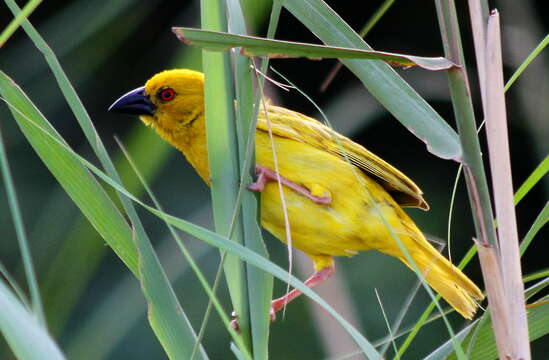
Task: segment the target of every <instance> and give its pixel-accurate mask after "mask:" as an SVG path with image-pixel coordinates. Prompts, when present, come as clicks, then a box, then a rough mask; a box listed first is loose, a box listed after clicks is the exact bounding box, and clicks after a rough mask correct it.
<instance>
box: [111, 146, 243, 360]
mask: <svg viewBox="0 0 549 360" xmlns="http://www.w3.org/2000/svg"><path fill="white" fill-rule="evenodd" d="M117 142H118V145H119V146H120V148H121V149H122V151H123V153H124V155H125V156H126V158H127V159H128V162H129V163H130V165H131V167H132V169H133V170H134V172H135V174H136V175H137V177H138V178H139V181H140V182H141V183H142V185H143V187H144V188H145V190H146V191H147V194H148V195H149V197H150V198H151V200H152V201H153V203H154V206H155V208H156V209H157V210H158V211H159V212H161V213H163V212H164V210H163V209H162V207H161V206H160V203H159V201H158V199H157V198H156V196H155V195H154V193H153V192H152V190H151V188H150V187H149V186H148V185H147V182H146V181H145V178H144V177H143V175H142V174H141V172H140V171H139V169H138V168H137V166H136V165H135V163H134V161H133V160H132V158H131V156H130V155H129V153H128V151H127V150H126V149H125V147H124V146H123V145H122V143H121V142H120V141H119V140H118V139H117ZM166 225H167V227H168V230H169V231H170V234H171V236H172V237H173V239H174V240H175V242H176V243H177V245H178V246H179V249H180V251H181V253H182V254H183V256H184V257H185V259H186V260H187V262H188V263H189V266H190V267H191V269H192V270H193V271H194V273H195V275H196V277H197V278H198V280H199V281H200V284H201V285H202V287H203V288H204V291H205V292H206V293H207V294H208V297H209V298H210V300H211V301H212V303H213V306H214V307H215V309H216V311H217V313H218V314H219V317H220V318H221V319H222V321H223V323H224V324H225V327H226V328H227V330H228V332H229V334H230V335H231V337H232V339H233V341H234V342H235V343H236V344H238V345H239V347H240V348H241V349H242V351H243V354H244V356H245V357H246V358H247V359H250V360H251V359H252V356H251V353H250V352H249V351H248V349H247V348H246V346H245V345H244V343H243V341H242V340H243V339H242V337H241V336H240V335H238V334H237V333H236V330H235V329H233V328H232V326H231V322H230V319H229V317H228V316H227V314H226V312H225V310H224V309H223V307H222V306H221V303H220V301H219V299H218V298H217V296H216V295H215V294H214V292H213V291H212V288H211V287H210V285H209V284H208V281H207V280H206V277H205V276H204V274H203V273H202V271H201V270H200V268H199V267H198V265H197V264H196V261H195V260H194V259H193V257H192V256H191V253H190V252H189V250H188V249H187V247H186V246H185V244H184V243H183V240H182V239H181V237H180V236H179V235H178V234H177V233H176V231H175V230H174V228H173V227H172V226H171V225H170V224H168V223H167V222H166ZM197 349H200V347H199V345H198V341H197V343H196V345H195V346H194V347H193V352H192V353H191V357H190V359H191V360H192V359H194V358H195V356H196V355H197Z"/></svg>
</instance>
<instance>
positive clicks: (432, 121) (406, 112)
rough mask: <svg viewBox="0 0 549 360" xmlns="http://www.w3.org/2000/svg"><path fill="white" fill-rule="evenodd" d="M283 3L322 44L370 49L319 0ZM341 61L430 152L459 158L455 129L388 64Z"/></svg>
mask: <svg viewBox="0 0 549 360" xmlns="http://www.w3.org/2000/svg"><path fill="white" fill-rule="evenodd" d="M283 5H284V7H285V8H286V9H287V10H288V11H290V12H291V13H292V14H293V15H294V16H295V17H296V18H298V19H299V21H301V22H302V23H303V25H305V26H306V27H307V28H308V29H309V30H310V31H312V32H313V33H314V34H315V35H316V36H317V37H318V38H320V40H322V42H324V43H325V44H326V45H331V46H342V47H350V48H356V49H364V50H371V48H370V47H369V46H368V45H367V44H366V43H365V42H364V40H363V39H361V38H360V36H358V35H357V34H356V33H355V32H354V31H353V29H351V27H350V26H349V25H348V24H346V23H345V22H344V21H343V19H341V17H339V15H337V14H336V13H335V12H334V11H333V10H332V9H331V8H330V7H329V6H328V5H326V3H324V2H323V1H321V0H301V1H284V4H283ZM341 62H343V63H344V64H345V65H346V66H347V67H348V68H349V70H351V71H352V72H353V73H354V74H355V75H356V76H357V77H358V78H359V79H360V80H361V81H362V83H363V84H364V86H365V87H366V88H367V89H368V91H369V92H370V93H371V94H372V95H373V96H374V97H375V98H376V99H377V100H378V101H379V102H380V103H381V104H382V105H383V106H384V107H385V108H386V109H387V110H388V111H389V112H391V114H393V116H394V117H395V118H397V120H398V121H400V122H401V123H402V125H404V126H405V127H406V128H407V129H408V130H410V131H411V132H412V133H413V134H414V135H415V136H417V137H418V138H419V139H420V140H422V141H423V142H425V143H426V145H427V149H428V150H429V151H430V152H431V153H433V154H434V155H436V156H439V157H441V158H443V159H454V160H461V154H462V150H461V145H460V143H459V140H458V136H457V134H456V132H455V131H454V130H453V129H452V128H451V127H450V126H449V125H448V124H447V123H446V121H445V120H444V119H442V118H441V117H440V115H438V114H437V113H436V112H435V111H434V110H433V108H432V107H431V106H430V105H429V104H428V103H427V102H426V101H425V100H424V99H423V98H422V97H421V96H419V95H418V94H417V93H416V92H415V91H414V90H413V89H412V88H411V87H410V86H409V85H408V84H407V83H406V82H405V81H404V80H403V79H402V77H400V76H399V75H398V74H397V73H396V72H395V71H394V70H393V69H392V68H391V67H390V66H389V65H387V64H385V63H383V62H379V61H363V60H358V59H342V60H341Z"/></svg>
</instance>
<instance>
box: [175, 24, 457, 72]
mask: <svg viewBox="0 0 549 360" xmlns="http://www.w3.org/2000/svg"><path fill="white" fill-rule="evenodd" d="M172 31H173V32H174V33H175V34H176V35H177V37H178V39H179V40H181V41H182V42H184V43H186V44H188V45H194V46H199V47H202V48H204V49H207V50H211V51H226V50H229V49H232V48H235V47H240V48H241V50H240V52H241V54H242V55H246V56H267V57H269V58H296V57H306V58H309V59H313V60H314V59H323V58H340V59H366V60H383V61H386V62H388V63H389V64H390V65H393V66H403V67H410V66H419V67H420V68H423V69H425V70H432V71H438V70H448V69H450V68H452V67H455V66H456V65H455V64H454V63H452V62H451V61H449V60H447V59H445V58H443V57H423V56H412V55H404V54H395V53H388V52H383V51H373V50H363V49H353V48H344V47H335V46H325V45H317V44H306V43H301V42H293V41H282V40H272V39H265V38H260V37H256V36H246V35H235V34H229V33H225V32H219V31H209V30H200V29H193V28H185V27H174V28H172Z"/></svg>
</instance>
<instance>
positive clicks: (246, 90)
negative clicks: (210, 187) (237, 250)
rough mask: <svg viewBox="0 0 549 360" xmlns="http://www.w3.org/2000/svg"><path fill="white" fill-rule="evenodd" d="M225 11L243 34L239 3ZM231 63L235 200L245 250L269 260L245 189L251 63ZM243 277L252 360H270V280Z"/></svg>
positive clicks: (253, 114)
mask: <svg viewBox="0 0 549 360" xmlns="http://www.w3.org/2000/svg"><path fill="white" fill-rule="evenodd" d="M227 10H228V26H229V30H230V31H231V32H233V33H237V34H243V35H244V34H246V33H247V30H246V21H245V19H244V14H243V12H242V8H241V5H240V1H238V0H229V1H228V2H227ZM233 63H234V71H235V74H234V84H235V90H236V91H235V100H236V131H237V137H238V154H239V162H240V187H239V189H238V196H237V199H239V200H240V202H237V205H240V204H241V206H242V215H241V216H242V226H243V234H244V243H245V246H246V247H247V248H248V249H250V250H252V251H255V252H256V253H258V254H259V255H261V256H263V257H265V258H267V259H268V258H269V254H268V252H267V248H266V246H265V243H264V241H263V238H262V236H261V229H260V227H259V225H258V222H259V219H260V218H261V214H260V213H259V212H260V208H259V207H258V200H259V196H258V194H256V193H253V192H251V191H246V189H245V185H246V184H250V183H251V182H252V176H251V175H252V174H255V171H254V169H255V133H256V131H255V129H256V123H257V113H258V110H259V106H258V104H257V102H256V101H255V100H256V98H257V96H255V94H254V88H253V77H252V71H253V70H252V59H250V58H248V57H244V56H240V55H239V54H237V53H234V54H233ZM246 275H247V286H248V303H249V306H250V327H251V335H252V349H253V354H254V359H258V360H260V359H265V360H266V359H268V358H269V329H270V316H269V309H270V307H271V299H272V296H273V277H272V276H271V275H270V274H268V273H266V272H264V271H261V270H259V269H257V268H256V267H253V266H250V265H247V266H246Z"/></svg>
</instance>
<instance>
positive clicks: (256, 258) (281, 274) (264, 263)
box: [18, 113, 381, 359]
mask: <svg viewBox="0 0 549 360" xmlns="http://www.w3.org/2000/svg"><path fill="white" fill-rule="evenodd" d="M18 114H19V113H18ZM21 118H22V120H23V121H25V122H28V124H29V126H31V127H33V128H35V129H36V131H39V132H41V133H43V134H44V136H45V137H47V138H49V139H51V141H52V143H55V144H57V146H58V147H59V148H60V149H62V150H63V154H65V155H67V156H68V157H70V158H72V159H73V160H75V161H78V162H80V163H81V164H82V165H83V166H85V167H86V168H87V169H89V170H90V171H92V172H93V173H94V174H95V175H96V176H98V177H99V178H101V179H102V180H103V181H104V182H106V183H107V184H109V185H110V186H112V187H113V188H114V189H115V190H116V191H118V192H119V193H120V194H122V195H123V196H126V197H127V198H129V199H130V200H132V201H133V202H135V203H137V204H139V205H140V206H142V207H143V208H145V209H146V210H147V211H149V212H150V213H152V214H154V215H155V216H157V217H159V218H160V219H163V220H165V221H167V222H168V223H170V224H171V225H173V226H175V227H176V228H178V229H180V230H183V231H185V232H186V233H188V234H190V235H192V236H195V237H196V238H197V239H200V240H202V241H204V242H206V243H208V244H210V245H212V246H215V247H217V248H219V249H221V250H225V251H227V252H229V253H231V254H233V255H235V256H237V257H239V258H241V259H242V260H243V261H246V262H248V263H249V264H251V265H253V266H256V267H258V268H260V269H262V270H263V271H266V272H269V273H270V274H272V275H273V276H275V277H276V278H278V279H280V280H283V281H287V282H289V284H290V285H291V286H293V287H295V288H297V289H299V290H300V291H301V292H302V293H303V294H304V295H306V296H308V297H309V298H311V299H312V300H313V301H315V302H317V303H318V304H319V305H320V306H322V307H323V308H324V309H325V310H326V311H328V312H329V313H330V314H331V315H332V316H333V317H334V318H335V319H336V320H337V321H338V322H339V323H340V324H341V326H342V327H343V328H344V329H345V330H346V331H347V332H348V333H349V335H350V336H351V337H352V338H353V340H354V341H355V342H356V343H357V345H358V346H359V347H360V348H361V349H362V351H363V352H364V353H365V354H366V355H367V356H368V357H369V358H371V359H380V358H381V356H380V354H379V353H378V352H377V351H376V350H375V348H374V347H373V346H372V344H371V343H370V342H369V341H368V340H366V339H365V338H364V336H363V335H362V334H360V333H359V332H358V331H357V330H356V329H355V328H354V327H353V326H352V325H351V324H349V323H348V322H347V321H346V320H345V319H344V318H343V317H341V315H339V313H338V312H337V311H335V310H334V309H333V308H332V307H331V306H330V305H329V304H327V303H326V302H325V301H324V300H323V299H322V298H321V297H319V296H318V295H317V294H316V293H315V292H314V291H313V290H312V289H310V288H309V287H308V286H307V285H305V284H304V283H303V282H301V281H300V280H299V279H297V278H295V277H294V276H291V275H290V274H288V272H286V271H285V270H283V269H282V268H280V267H279V266H278V265H276V264H274V263H273V262H271V261H269V260H268V259H265V258H263V257H262V256H260V255H258V254H256V253H255V252H253V251H251V250H249V249H247V248H245V247H243V246H242V245H239V244H237V243H236V242H234V241H231V240H229V239H228V238H226V237H224V236H221V235H219V234H216V233H213V232H211V231H209V230H207V229H204V228H202V227H200V226H198V225H195V224H192V223H189V222H187V221H185V220H183V219H179V218H176V217H174V216H171V215H168V214H165V213H163V212H160V211H158V210H157V209H155V208H153V207H150V206H148V205H146V204H144V203H143V202H141V201H140V200H139V199H138V198H136V197H135V196H134V195H132V194H131V193H129V192H128V191H127V190H126V189H125V188H123V187H122V186H121V185H120V184H119V183H118V182H116V181H115V180H113V179H112V178H110V177H109V176H108V175H106V174H105V173H104V172H102V171H101V170H99V169H98V168H97V167H96V166H94V165H93V164H91V163H90V162H89V161H87V160H86V159H84V158H83V157H81V156H80V155H78V154H77V153H75V152H74V151H73V150H72V149H71V148H70V147H69V146H68V145H66V144H65V143H64V142H63V141H62V140H60V139H59V138H55V137H54V136H53V135H51V134H49V132H48V131H47V129H45V128H42V127H41V126H40V125H38V124H35V123H34V122H32V120H30V119H28V118H27V117H24V116H23V117H21ZM288 279H289V280H288Z"/></svg>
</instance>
